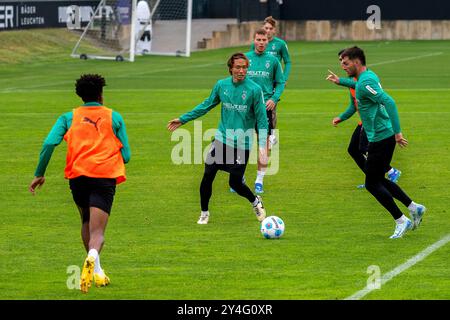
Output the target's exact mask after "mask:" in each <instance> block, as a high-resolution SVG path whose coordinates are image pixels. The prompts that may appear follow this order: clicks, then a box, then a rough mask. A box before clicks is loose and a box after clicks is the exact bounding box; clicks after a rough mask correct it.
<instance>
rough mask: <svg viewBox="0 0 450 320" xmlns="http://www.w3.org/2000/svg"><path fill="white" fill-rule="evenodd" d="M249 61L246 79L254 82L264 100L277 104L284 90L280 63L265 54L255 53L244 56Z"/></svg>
mask: <svg viewBox="0 0 450 320" xmlns="http://www.w3.org/2000/svg"><path fill="white" fill-rule="evenodd" d="M245 55H246V56H247V58H248V60H249V61H250V65H249V67H248V71H247V77H248V78H250V79H252V80H253V81H255V82H256V83H257V84H258V85H259V86H260V87H261V89H262V91H263V94H264V100H265V101H267V100H269V99H270V100H272V101H273V102H275V103H277V102H278V101H279V100H280V96H281V94H282V93H283V90H284V84H285V81H284V76H283V71H282V69H281V64H280V62H279V61H278V60H277V59H276V58H275V57H274V56H272V55H270V54H268V53H267V52H263V53H262V54H258V53H256V52H255V51H251V52H247V53H246V54H245Z"/></svg>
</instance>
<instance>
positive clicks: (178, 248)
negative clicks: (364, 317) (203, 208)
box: [0, 30, 450, 300]
mask: <svg viewBox="0 0 450 320" xmlns="http://www.w3.org/2000/svg"><path fill="white" fill-rule="evenodd" d="M17 34H18V33H14V32H2V33H0V43H2V46H1V48H0V74H1V77H0V101H1V102H0V115H1V125H0V146H1V152H0V172H1V176H0V185H1V192H0V202H1V219H0V257H1V258H0V299H151V300H166V299H167V300H178V299H194V300H195V299H242V300H245V299H286V300H291V299H345V298H346V297H348V296H350V295H352V294H354V293H355V292H357V291H359V290H361V289H363V288H364V287H365V286H366V284H367V280H368V278H369V277H370V274H369V273H367V270H368V267H369V266H371V265H376V266H378V267H379V268H380V271H381V274H385V273H387V272H389V271H390V270H392V269H394V268H395V267H396V266H398V265H400V264H402V263H404V262H405V261H407V260H408V259H409V258H411V257H413V256H415V255H416V254H418V253H419V252H421V251H422V250H424V249H425V248H427V247H428V246H430V245H431V244H433V243H435V242H436V241H438V240H439V239H441V238H442V237H444V236H446V235H447V234H449V233H450V219H448V215H449V213H450V211H449V207H450V191H449V190H450V173H449V172H450V171H449V163H450V152H449V151H450V150H449V146H450V143H449V141H450V127H449V122H450V42H448V41H391V42H360V43H357V44H358V45H359V46H361V47H362V48H363V49H365V51H366V54H367V61H368V65H369V67H371V68H372V69H373V70H374V71H375V72H376V73H377V74H378V75H379V76H380V78H381V80H382V85H383V87H384V88H385V90H386V91H387V92H388V93H389V94H390V95H391V96H392V97H393V98H394V99H395V100H396V102H397V105H398V108H399V113H400V121H401V125H402V131H403V133H404V135H405V137H406V138H407V139H408V140H409V143H410V144H409V146H408V147H407V148H406V149H400V148H397V149H396V152H395V155H394V159H393V162H392V164H393V165H394V166H395V167H397V168H399V169H400V170H401V171H402V172H403V174H402V176H401V178H400V180H399V184H400V185H401V186H402V188H404V190H405V191H406V192H407V193H408V194H409V195H410V197H411V198H413V199H414V200H415V201H417V202H419V203H423V204H425V205H426V206H427V207H428V212H427V214H426V216H425V218H424V221H423V223H422V225H421V226H420V228H419V229H418V230H417V231H414V232H410V233H408V234H406V235H405V237H404V238H402V239H398V240H390V239H389V236H390V235H391V233H392V232H393V229H394V224H393V221H392V218H391V217H390V215H389V214H388V213H387V212H386V211H385V210H384V209H383V208H382V207H381V205H379V204H378V203H377V202H376V201H375V199H374V198H373V197H372V196H371V195H370V194H369V193H368V192H367V191H365V190H359V189H357V188H356V185H358V184H360V183H363V179H364V177H363V175H362V173H361V172H360V171H359V169H358V168H357V166H356V165H355V164H354V162H353V161H352V160H351V158H350V156H349V155H348V154H347V151H346V149H347V144H348V142H349V139H350V135H351V133H352V132H353V129H354V127H355V126H356V122H357V121H356V117H354V118H353V119H350V120H348V121H347V122H344V123H342V124H340V125H339V127H338V128H334V127H333V126H332V125H331V120H332V118H333V117H334V116H336V115H338V114H339V113H340V112H341V111H343V110H344V109H345V108H346V107H347V104H348V91H347V90H346V89H344V88H340V87H337V86H335V85H333V84H331V83H329V82H328V81H326V80H325V77H326V75H327V69H331V70H334V71H335V72H337V73H338V74H340V75H344V73H343V71H342V70H340V68H339V65H338V61H337V52H338V51H339V50H340V49H341V48H343V47H346V46H349V45H353V44H354V43H351V42H331V43H330V42H327V43H325V42H324V43H319V42H312V43H309V42H290V43H289V49H290V53H291V58H292V61H293V66H292V72H291V77H290V79H289V82H288V85H287V88H286V90H285V92H284V94H283V96H282V101H281V102H280V104H279V107H278V117H279V120H278V128H279V132H280V139H279V140H280V143H279V148H280V153H279V155H280V168H279V172H278V173H277V174H276V175H273V176H267V177H266V179H265V189H266V193H265V194H264V195H263V199H264V203H265V206H266V209H267V212H268V214H274V215H278V216H280V217H282V218H283V219H284V221H285V223H286V232H285V235H284V236H283V238H281V239H280V240H274V241H271V240H266V239H264V238H263V237H262V236H261V234H260V231H259V224H258V222H257V220H256V219H255V217H254V214H253V212H252V209H251V207H250V205H249V204H248V203H247V201H246V200H245V199H243V198H240V197H239V196H237V195H236V194H231V193H230V192H229V191H228V189H229V187H228V183H227V181H228V176H227V175H226V174H225V173H219V174H218V176H217V178H216V180H215V183H214V190H213V196H212V199H211V206H210V212H211V215H212V216H211V219H210V224H208V225H197V224H196V221H197V218H198V215H199V213H200V208H199V184H200V180H201V177H202V173H203V165H199V164H197V165H194V164H192V165H175V164H173V163H172V161H171V150H172V148H173V147H174V146H175V145H176V142H173V141H171V134H170V133H169V132H168V131H167V130H166V124H167V122H168V121H169V120H170V119H172V118H175V117H178V116H179V115H181V114H182V113H183V112H185V111H188V110H190V109H192V108H193V107H194V106H195V105H197V104H198V103H200V102H201V101H203V99H205V98H206V97H207V96H208V95H209V92H210V90H211V88H212V87H213V85H214V83H215V82H216V81H217V80H218V79H220V78H224V77H226V76H228V70H227V68H226V60H227V59H228V57H229V56H230V55H231V54H232V53H234V52H236V51H246V50H247V48H246V47H239V48H229V49H222V50H214V51H206V52H199V53H194V54H192V57H190V58H176V57H155V56H146V57H138V58H137V60H136V62H134V63H126V62H121V63H118V62H112V61H93V60H88V61H82V60H78V59H72V58H69V57H68V54H69V53H70V50H71V48H72V46H73V43H74V41H76V38H74V37H68V38H64V37H61V34H60V33H59V32H58V31H56V30H46V31H40V32H38V31H33V32H22V33H20V34H21V36H23V38H22V39H25V40H23V41H22V42H18V41H16V40H15V36H16V35H17ZM24 43H26V44H27V45H26V46H25V45H24ZM3 44H7V45H3ZM33 46H34V47H33ZM82 73H100V74H102V75H104V76H105V78H106V81H107V87H106V88H105V92H104V98H105V105H107V106H109V107H111V108H113V109H115V110H117V111H119V112H120V113H121V114H122V115H123V117H124V120H125V122H126V125H127V131H128V135H129V139H130V144H131V148H132V159H131V162H130V163H129V164H128V165H127V176H128V181H127V182H126V183H125V184H123V185H120V186H119V187H118V188H117V193H116V198H115V202H114V205H113V210H112V213H111V217H110V220H109V224H108V227H107V230H106V242H105V246H104V248H103V251H102V254H101V261H102V266H103V268H104V269H105V270H106V271H107V273H108V275H109V276H110V278H111V281H112V283H111V285H110V286H109V287H106V288H92V289H91V290H90V291H89V293H88V294H87V295H83V294H81V293H80V291H79V290H71V289H69V288H68V286H67V282H68V280H69V277H70V276H71V275H72V274H71V273H70V272H69V273H68V272H67V271H68V268H70V266H79V267H81V265H82V262H83V260H84V258H85V254H86V253H85V252H84V249H83V246H82V243H81V237H80V221H79V216H78V213H77V211H76V208H75V205H74V204H73V201H72V198H71V194H70V191H69V188H68V183H67V181H65V180H64V179H63V169H64V163H65V151H66V146H65V143H64V142H63V143H62V144H61V145H60V146H59V147H57V148H56V150H55V152H54V154H53V157H52V160H51V162H50V165H49V167H48V169H47V172H46V179H47V180H46V183H45V185H44V186H43V188H41V189H39V190H38V192H37V194H36V196H35V197H33V196H32V195H31V194H30V193H29V192H28V190H27V189H28V185H29V183H30V182H31V179H32V178H33V173H34V170H35V167H36V164H37V160H38V154H39V151H40V148H41V145H42V142H43V140H44V138H45V136H46V135H47V133H48V131H49V130H50V128H51V127H52V125H53V124H54V122H55V121H56V119H57V117H58V116H59V115H60V114H62V113H64V112H67V111H69V110H71V109H72V108H74V107H76V106H77V105H79V103H80V100H79V98H78V97H77V96H76V95H75V93H74V83H75V79H77V78H78V77H79V75H80V74H82ZM219 116H220V107H217V108H215V109H214V110H212V111H211V112H210V113H209V114H207V115H206V116H204V117H203V118H202V121H203V123H202V125H203V130H206V129H210V128H216V126H217V123H218V118H219ZM184 128H185V129H188V130H190V131H191V132H193V125H192V124H187V125H186V126H184ZM206 146H207V141H204V142H203V147H204V148H205V147H206ZM255 174H256V166H255V165H254V164H252V165H249V167H248V168H247V172H246V177H247V181H248V182H249V184H250V185H253V181H254V179H255ZM402 208H403V207H402ZM403 210H404V212H405V213H406V212H407V211H406V209H405V208H404V209H403ZM449 254H450V245H448V244H447V245H446V246H444V247H442V248H440V249H438V250H436V251H435V252H433V253H432V254H431V255H430V256H428V257H427V258H426V259H424V260H423V261H421V262H419V263H417V264H415V265H414V266H412V267H411V268H409V269H407V270H405V271H404V272H402V273H401V274H399V275H398V276H396V277H395V278H393V279H392V280H391V281H389V282H388V283H386V284H385V285H383V286H382V287H381V289H379V290H374V291H373V292H371V293H370V294H368V295H367V296H365V297H364V299H449V298H450V268H449V267H448V261H449V260H448V257H449ZM69 271H70V269H69Z"/></svg>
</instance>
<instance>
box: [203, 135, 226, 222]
mask: <svg viewBox="0 0 450 320" xmlns="http://www.w3.org/2000/svg"><path fill="white" fill-rule="evenodd" d="M219 157H220V159H221V161H218V160H217V159H219ZM222 161H223V144H222V143H219V142H217V141H213V142H212V143H211V148H210V149H209V152H208V155H207V156H206V160H205V170H204V172H203V178H202V182H201V183H200V207H201V213H200V218H199V219H198V221H197V223H198V224H207V223H208V221H209V215H210V213H209V200H210V199H211V195H212V185H213V182H214V179H215V177H216V174H217V171H219V169H220V167H221V166H222V164H221V163H222ZM218 162H219V163H218Z"/></svg>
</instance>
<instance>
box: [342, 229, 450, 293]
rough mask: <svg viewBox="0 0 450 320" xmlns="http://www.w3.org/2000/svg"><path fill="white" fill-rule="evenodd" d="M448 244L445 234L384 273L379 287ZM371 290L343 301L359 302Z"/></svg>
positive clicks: (371, 289)
mask: <svg viewBox="0 0 450 320" xmlns="http://www.w3.org/2000/svg"><path fill="white" fill-rule="evenodd" d="M448 242H450V234H447V235H446V236H445V237H444V238H442V239H441V240H439V241H437V242H435V243H433V244H432V245H431V246H429V247H428V248H426V249H425V250H423V251H421V252H420V253H418V254H417V255H415V256H414V257H412V258H410V259H409V260H408V261H406V262H405V263H403V264H401V265H399V266H398V267H396V268H395V269H393V270H391V271H389V272H388V273H386V274H385V275H383V276H382V277H381V285H384V284H385V283H387V282H388V281H390V280H392V279H393V278H394V277H396V276H398V275H399V274H400V273H402V272H403V271H405V270H407V269H409V268H411V267H412V266H413V265H415V264H416V263H418V262H420V261H422V260H423V259H425V258H426V257H428V256H429V255H430V254H431V253H433V252H434V251H436V250H437V249H439V248H440V247H443V246H445V245H446V244H447V243H448ZM373 290H375V289H374V288H368V287H365V288H364V289H362V290H360V291H358V292H356V293H354V294H352V295H351V296H349V297H347V298H345V300H359V299H361V298H363V297H364V296H366V295H367V294H369V293H370V292H372V291H373Z"/></svg>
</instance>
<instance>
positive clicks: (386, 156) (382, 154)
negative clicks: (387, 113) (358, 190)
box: [365, 136, 413, 238]
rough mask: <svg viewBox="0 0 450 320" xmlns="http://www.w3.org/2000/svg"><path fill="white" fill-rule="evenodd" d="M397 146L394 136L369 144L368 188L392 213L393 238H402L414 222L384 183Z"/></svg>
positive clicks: (367, 163) (367, 162)
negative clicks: (403, 211) (393, 223)
mask: <svg viewBox="0 0 450 320" xmlns="http://www.w3.org/2000/svg"><path fill="white" fill-rule="evenodd" d="M394 148H395V138H394V136H392V137H390V138H387V139H384V140H381V141H378V142H373V143H370V144H369V147H368V156H367V161H366V166H365V173H366V181H365V182H366V183H365V184H366V189H367V191H369V192H370V193H371V194H372V195H373V196H374V197H375V199H377V201H378V202H379V203H380V204H381V205H382V206H383V207H384V208H386V210H388V211H389V213H390V214H391V215H392V217H393V218H394V220H395V222H396V228H395V231H394V234H393V235H392V236H391V238H400V237H402V236H403V234H404V233H405V232H407V231H408V230H410V229H412V227H413V223H412V222H411V221H410V220H409V219H408V218H407V217H406V216H405V215H404V214H403V213H402V212H401V210H400V209H399V208H398V206H397V204H396V203H395V201H394V198H393V196H392V194H391V193H390V192H389V190H388V189H386V187H385V185H384V180H385V178H384V174H385V172H386V168H387V167H388V166H389V163H390V161H391V159H392V155H393V152H394Z"/></svg>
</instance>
